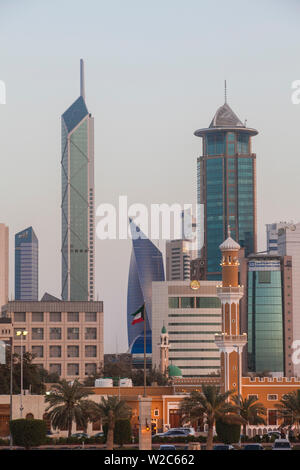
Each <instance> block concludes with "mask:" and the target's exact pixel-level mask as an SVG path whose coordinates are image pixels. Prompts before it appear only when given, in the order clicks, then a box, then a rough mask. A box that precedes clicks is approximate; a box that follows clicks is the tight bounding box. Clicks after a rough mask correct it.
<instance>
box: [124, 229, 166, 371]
mask: <svg viewBox="0 0 300 470" xmlns="http://www.w3.org/2000/svg"><path fill="white" fill-rule="evenodd" d="M130 227H131V232H132V235H133V236H132V253H131V259H130V267H129V275H128V292H127V331H128V343H129V351H130V352H131V353H132V355H133V362H134V363H135V365H137V364H138V361H139V358H140V360H141V364H142V363H143V362H142V360H143V359H142V358H143V353H144V324H143V322H140V323H135V324H134V325H132V320H133V317H132V314H133V313H134V312H136V311H137V310H138V309H139V308H140V307H141V306H142V305H143V304H145V321H146V352H147V354H148V355H151V352H152V347H151V331H152V281H164V280H165V274H164V265H163V257H162V253H161V251H160V250H159V249H158V248H157V247H156V246H155V245H154V244H153V243H152V242H151V241H150V240H149V239H148V238H147V237H146V236H145V235H144V234H143V232H142V231H141V230H140V229H139V227H137V226H136V225H135V224H134V222H132V221H131V222H130ZM136 232H140V237H139V238H136V237H135V235H134V234H135V233H136ZM149 360H150V356H149Z"/></svg>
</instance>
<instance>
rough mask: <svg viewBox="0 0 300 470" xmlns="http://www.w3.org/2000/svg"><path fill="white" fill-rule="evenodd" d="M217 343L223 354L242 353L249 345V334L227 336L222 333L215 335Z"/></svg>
mask: <svg viewBox="0 0 300 470" xmlns="http://www.w3.org/2000/svg"><path fill="white" fill-rule="evenodd" d="M215 343H216V345H217V346H218V348H219V349H220V350H221V351H223V352H232V351H238V350H239V349H240V351H242V349H243V347H244V346H245V344H246V343H247V334H246V333H243V334H242V335H227V334H226V333H221V334H217V335H215Z"/></svg>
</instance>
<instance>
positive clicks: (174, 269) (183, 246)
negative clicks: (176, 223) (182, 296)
mask: <svg viewBox="0 0 300 470" xmlns="http://www.w3.org/2000/svg"><path fill="white" fill-rule="evenodd" d="M191 256H192V251H191V242H190V241H188V240H168V241H167V242H166V280H167V281H186V280H189V279H190V270H191Z"/></svg>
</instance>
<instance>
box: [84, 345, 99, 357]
mask: <svg viewBox="0 0 300 470" xmlns="http://www.w3.org/2000/svg"><path fill="white" fill-rule="evenodd" d="M96 356H97V346H95V345H88V346H86V347H85V357H96Z"/></svg>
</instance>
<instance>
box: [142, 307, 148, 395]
mask: <svg viewBox="0 0 300 470" xmlns="http://www.w3.org/2000/svg"><path fill="white" fill-rule="evenodd" d="M143 317H144V397H146V396H147V394H146V309H145V304H144V308H143Z"/></svg>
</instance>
